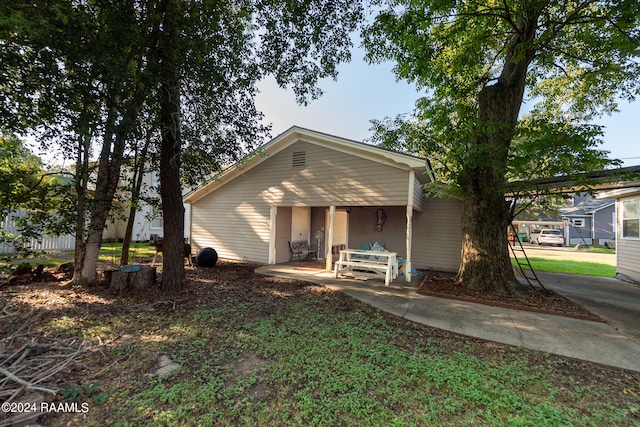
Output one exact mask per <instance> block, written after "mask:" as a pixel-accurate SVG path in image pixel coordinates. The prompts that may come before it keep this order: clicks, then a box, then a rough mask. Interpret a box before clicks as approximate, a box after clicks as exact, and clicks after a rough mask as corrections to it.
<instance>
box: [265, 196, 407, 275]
mask: <svg viewBox="0 0 640 427" xmlns="http://www.w3.org/2000/svg"><path fill="white" fill-rule="evenodd" d="M415 211H416V210H415V209H414V208H413V206H411V205H409V206H341V205H337V206H314V207H306V206H291V207H287V206H278V207H273V208H272V216H271V228H270V229H271V236H270V244H269V247H270V253H269V255H270V256H269V264H272V265H273V264H278V265H281V264H284V263H287V262H288V261H290V251H289V242H290V241H298V240H306V241H307V242H308V243H309V245H310V246H313V247H317V248H318V261H319V262H316V263H315V264H314V267H315V268H318V267H320V263H321V264H322V267H323V269H324V271H325V272H331V271H333V266H334V263H335V262H336V261H337V260H338V259H339V256H340V250H341V249H346V248H351V249H358V248H360V249H369V246H371V245H373V244H377V245H381V246H383V247H384V249H386V250H387V251H390V252H395V253H396V254H397V259H398V261H399V263H400V264H401V266H403V267H402V270H403V274H404V275H403V276H399V277H398V278H396V281H397V280H403V281H405V282H411V270H412V261H411V256H412V247H413V214H414V212H415ZM377 245H376V246H377Z"/></svg>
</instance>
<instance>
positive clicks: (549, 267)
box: [511, 258, 616, 277]
mask: <svg viewBox="0 0 640 427" xmlns="http://www.w3.org/2000/svg"><path fill="white" fill-rule="evenodd" d="M529 261H530V262H531V266H532V267H533V269H534V271H547V272H550V273H565V274H581V275H584V276H600V277H614V276H615V275H616V267H615V266H614V265H609V264H601V263H597V262H588V261H572V260H565V259H550V258H529ZM511 264H512V265H513V266H514V267H517V265H518V264H517V263H516V261H515V259H513V258H511Z"/></svg>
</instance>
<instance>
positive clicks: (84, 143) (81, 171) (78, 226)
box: [71, 129, 91, 286]
mask: <svg viewBox="0 0 640 427" xmlns="http://www.w3.org/2000/svg"><path fill="white" fill-rule="evenodd" d="M90 146H91V136H90V135H89V130H88V129H85V132H84V133H82V132H81V134H80V135H79V136H78V152H77V157H76V172H75V177H74V181H75V189H76V197H77V205H76V209H77V212H76V223H75V233H76V238H75V241H76V247H75V251H74V260H73V277H72V278H71V284H72V285H81V286H85V285H86V283H85V282H84V281H83V274H82V270H83V269H84V260H85V253H86V251H85V241H84V236H85V229H84V222H85V215H86V213H87V187H88V181H89V156H88V153H89V148H90Z"/></svg>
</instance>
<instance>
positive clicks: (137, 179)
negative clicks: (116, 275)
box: [120, 135, 150, 265]
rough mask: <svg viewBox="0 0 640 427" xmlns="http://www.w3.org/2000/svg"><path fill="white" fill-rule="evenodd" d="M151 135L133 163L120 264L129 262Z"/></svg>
mask: <svg viewBox="0 0 640 427" xmlns="http://www.w3.org/2000/svg"><path fill="white" fill-rule="evenodd" d="M149 144H150V137H149V136H148V135H147V138H146V140H145V143H144V146H143V147H142V152H141V153H140V157H139V159H138V160H137V161H136V162H135V163H134V165H133V179H132V181H133V183H132V185H133V187H132V188H131V202H130V204H131V207H130V208H129V217H128V218H127V227H126V229H125V232H124V239H123V241H122V254H121V255H120V265H126V264H128V263H129V248H130V247H131V241H132V240H133V226H134V224H135V221H136V213H137V212H138V203H139V202H140V191H141V189H142V181H143V178H144V173H145V171H146V169H147V152H148V150H149Z"/></svg>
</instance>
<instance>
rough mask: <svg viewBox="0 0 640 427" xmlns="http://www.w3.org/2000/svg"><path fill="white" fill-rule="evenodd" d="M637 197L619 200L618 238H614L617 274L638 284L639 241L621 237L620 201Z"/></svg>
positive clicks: (639, 265) (639, 273)
mask: <svg viewBox="0 0 640 427" xmlns="http://www.w3.org/2000/svg"><path fill="white" fill-rule="evenodd" d="M635 198H638V196H634V197H629V198H624V199H619V200H618V202H617V203H619V204H618V236H617V238H616V240H617V242H616V257H617V269H616V270H617V272H618V273H621V274H624V275H625V276H627V277H629V278H631V279H633V280H635V281H636V282H640V239H633V238H623V237H622V206H621V201H622V200H632V199H635Z"/></svg>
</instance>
